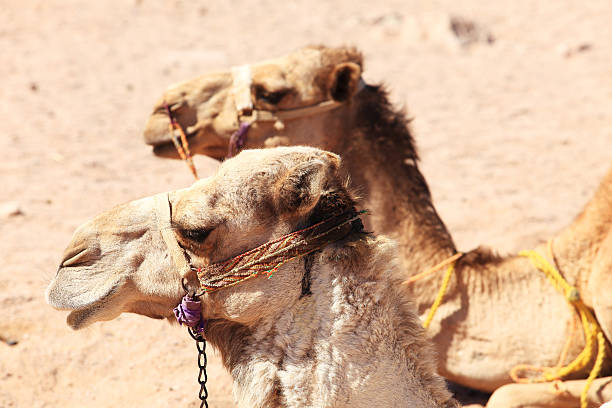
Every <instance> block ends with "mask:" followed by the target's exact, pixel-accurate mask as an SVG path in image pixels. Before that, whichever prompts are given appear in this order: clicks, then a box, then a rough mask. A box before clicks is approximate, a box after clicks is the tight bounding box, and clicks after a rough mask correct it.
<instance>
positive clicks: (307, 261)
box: [300, 253, 315, 299]
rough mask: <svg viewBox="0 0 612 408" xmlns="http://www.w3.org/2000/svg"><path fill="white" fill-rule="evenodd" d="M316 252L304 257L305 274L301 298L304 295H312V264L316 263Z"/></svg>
mask: <svg viewBox="0 0 612 408" xmlns="http://www.w3.org/2000/svg"><path fill="white" fill-rule="evenodd" d="M314 255H315V254H314V253H312V254H308V255H306V256H305V257H304V276H303V277H302V293H301V294H300V299H301V298H303V297H304V296H308V295H312V292H311V291H310V284H311V280H312V277H311V275H310V273H311V271H312V265H313V264H314Z"/></svg>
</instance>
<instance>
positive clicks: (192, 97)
mask: <svg viewBox="0 0 612 408" xmlns="http://www.w3.org/2000/svg"><path fill="white" fill-rule="evenodd" d="M361 71H362V57H361V54H360V53H359V52H358V51H356V50H355V49H353V48H327V47H322V46H320V47H305V48H302V49H299V50H297V51H294V52H292V53H290V54H288V55H285V56H283V57H280V58H277V59H273V60H269V61H264V62H261V63H258V64H253V65H250V66H243V67H238V68H233V69H232V70H231V72H218V73H210V74H204V75H202V76H200V77H197V78H194V79H192V80H188V81H185V82H181V83H178V84H176V85H173V86H171V87H170V88H168V89H167V90H166V91H165V92H164V94H163V95H162V97H161V98H160V99H159V101H158V102H157V104H156V106H155V107H154V111H153V114H152V115H151V117H150V118H149V121H148V123H147V125H146V128H145V131H144V138H145V142H146V143H147V144H149V145H152V146H153V151H154V152H155V154H157V155H159V156H165V157H173V158H178V155H177V153H176V151H175V149H174V146H173V143H172V139H171V137H172V136H171V134H170V132H169V118H168V115H167V112H166V108H165V107H166V106H168V107H169V108H170V110H171V112H172V115H173V117H175V119H176V120H177V122H178V123H179V124H180V125H181V127H182V128H183V129H184V130H185V132H186V135H187V138H188V141H189V146H190V149H191V152H192V153H195V154H204V155H207V156H210V157H213V158H216V159H223V158H225V157H226V156H228V148H230V147H231V144H232V143H233V142H232V143H230V139H231V138H232V135H234V134H235V133H236V132H237V131H238V129H239V128H240V127H241V125H244V124H247V125H250V127H249V128H248V131H246V135H247V136H246V140H244V147H245V148H263V147H275V146H284V145H294V146H295V145H309V146H317V147H320V148H322V149H325V150H335V149H334V147H335V143H338V141H335V140H334V139H335V138H333V137H329V136H333V135H337V134H338V133H339V132H340V129H341V128H342V126H345V125H344V124H345V123H346V121H345V120H343V118H342V116H341V115H342V112H346V106H348V105H349V104H350V101H351V99H352V97H353V95H354V94H355V93H356V92H357V91H358V90H359V89H360V87H361V86H362V82H361ZM343 107H344V108H345V109H344V110H343V109H342V108H343ZM339 112H340V113H339ZM345 114H346V113H345ZM339 116H340V117H339ZM241 143H242V142H241Z"/></svg>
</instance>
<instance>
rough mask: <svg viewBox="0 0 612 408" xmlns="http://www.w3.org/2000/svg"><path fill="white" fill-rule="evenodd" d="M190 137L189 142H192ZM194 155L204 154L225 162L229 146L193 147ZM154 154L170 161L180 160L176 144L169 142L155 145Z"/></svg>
mask: <svg viewBox="0 0 612 408" xmlns="http://www.w3.org/2000/svg"><path fill="white" fill-rule="evenodd" d="M190 139H191V137H188V138H187V140H190ZM191 153H192V155H196V154H202V155H204V156H208V157H211V158H213V159H215V160H223V159H225V157H226V156H227V146H197V147H196V146H192V151H191ZM153 154H154V155H155V156H157V157H163V158H168V159H180V158H181V157H180V156H179V154H178V152H177V151H176V148H175V147H174V143H172V141H167V142H165V143H159V144H156V145H153Z"/></svg>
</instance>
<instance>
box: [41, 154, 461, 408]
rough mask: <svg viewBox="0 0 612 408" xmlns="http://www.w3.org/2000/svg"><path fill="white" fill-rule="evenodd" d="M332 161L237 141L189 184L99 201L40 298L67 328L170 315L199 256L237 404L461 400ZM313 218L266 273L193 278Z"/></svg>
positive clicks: (209, 314) (386, 247)
mask: <svg viewBox="0 0 612 408" xmlns="http://www.w3.org/2000/svg"><path fill="white" fill-rule="evenodd" d="M339 167H340V158H339V157H338V156H337V155H335V154H332V153H329V152H325V151H321V150H318V149H314V148H310V147H298V148H295V147H294V148H278V149H266V150H261V151H258V150H252V151H244V152H242V153H241V154H239V155H238V156H237V157H236V158H234V159H232V160H228V161H226V162H225V163H224V164H223V165H222V166H221V167H220V168H219V170H218V172H217V173H216V174H215V175H214V176H211V177H209V178H207V179H204V180H201V181H199V182H196V183H195V184H194V185H193V186H191V187H190V188H187V189H184V190H179V191H174V192H170V193H167V194H162V195H157V196H154V197H147V198H144V199H140V200H136V201H132V202H129V203H127V204H124V205H121V206H118V207H116V208H114V209H112V210H110V211H108V212H105V213H103V214H101V215H99V216H97V217H95V218H94V219H93V220H91V221H90V222H87V223H85V224H84V225H82V226H81V227H80V228H79V229H78V230H77V231H76V233H75V235H74V237H73V239H72V242H71V243H70V245H69V246H68V248H67V249H66V251H65V253H64V260H63V261H62V263H61V266H60V268H59V270H58V272H57V275H56V276H55V278H54V279H53V281H52V282H51V284H50V285H49V287H48V289H47V292H46V295H47V300H48V303H49V304H50V305H51V306H53V307H55V308H58V309H62V310H71V313H70V314H69V316H68V324H69V325H70V326H72V327H73V328H75V329H80V328H82V327H85V326H87V325H90V324H91V323H93V322H96V321H99V320H109V319H113V318H114V317H116V316H117V315H119V314H120V313H123V312H133V313H139V314H142V315H146V316H150V317H159V318H168V319H170V320H173V319H174V315H173V311H172V309H173V307H174V306H175V305H177V304H178V303H179V302H180V301H181V297H182V296H183V295H184V293H185V289H183V288H182V285H183V282H182V278H185V280H186V281H187V287H189V288H197V289H193V290H194V291H196V290H199V286H200V285H199V284H198V283H197V279H198V277H197V276H196V273H195V272H194V270H193V269H192V266H193V267H194V268H195V267H202V268H203V272H200V271H198V275H200V273H201V276H200V281H201V282H202V287H206V288H208V289H209V290H211V288H213V287H214V288H215V290H214V291H213V290H211V291H210V292H206V293H205V294H204V295H202V297H201V301H202V305H201V309H202V316H203V317H204V319H205V322H206V323H205V329H204V335H205V336H206V338H207V340H208V341H209V342H210V343H212V344H213V345H214V346H215V347H217V348H218V349H219V350H220V352H221V354H222V358H223V362H224V364H225V366H226V367H227V368H228V370H229V371H230V372H231V374H232V376H233V378H234V396H235V399H236V400H237V402H238V405H239V406H240V407H249V408H250V407H306V406H308V407H332V406H333V407H349V406H350V407H371V406H380V407H382V406H385V407H387V406H389V407H403V406H415V407H457V406H458V404H457V402H456V401H455V400H454V399H453V398H452V396H451V394H450V392H449V391H448V390H447V389H446V385H445V381H444V379H443V378H442V377H440V376H439V375H437V374H436V373H435V362H434V356H433V350H432V347H431V344H430V343H429V341H428V340H427V339H426V337H425V334H424V331H423V329H422V327H421V325H420V321H419V318H418V316H417V315H416V311H415V310H414V307H413V305H412V304H411V303H410V302H409V301H408V300H407V299H406V297H405V296H404V294H403V293H401V290H400V282H401V276H400V274H399V264H398V262H397V253H396V249H395V244H394V242H393V241H391V240H390V239H388V238H386V237H383V236H374V235H372V234H369V233H366V232H363V226H362V224H361V221H360V219H359V213H357V212H356V211H355V205H356V203H355V200H354V198H353V197H352V195H351V194H350V193H349V191H348V190H347V188H346V187H345V182H344V180H343V179H342V176H341V175H340V172H339V171H338V169H339ZM158 203H161V208H162V209H161V210H159V209H158V208H159V207H158V206H157V204H158ZM164 207H165V208H164ZM165 213H167V216H168V218H169V219H165V217H166V215H165ZM347 215H348V216H347ZM313 228H314V229H313ZM317 228H318V229H317ZM309 229H310V230H312V231H316V234H315V233H311V234H310V235H308V236H306V237H305V238H304V239H305V240H308V242H309V245H310V246H308V247H306V248H305V249H299V250H298V249H293V250H296V251H298V254H297V255H296V254H293V253H290V254H291V257H289V258H283V259H282V260H280V261H278V262H277V261H275V262H273V263H272V261H267V262H270V264H269V265H268V264H266V265H268V266H270V265H275V266H274V268H273V269H274V272H270V270H269V269H266V273H267V275H269V276H268V278H266V277H265V276H262V275H264V273H263V272H260V273H259V275H257V276H256V275H249V276H248V277H249V278H252V279H245V280H244V281H241V282H240V283H238V284H237V283H236V281H235V280H232V281H231V283H230V284H228V285H226V286H221V285H217V286H205V284H204V283H203V282H205V281H207V282H212V281H214V282H219V281H220V280H216V278H215V276H216V275H215V274H216V273H221V272H225V271H226V270H224V269H215V268H217V265H223V263H222V261H224V260H226V259H230V263H232V262H234V261H233V259H232V258H233V257H236V256H237V255H239V254H242V253H244V252H245V251H247V250H249V249H250V248H256V247H259V246H260V245H262V244H264V243H266V242H268V243H269V242H271V241H272V242H278V241H279V240H280V242H281V243H282V242H285V241H284V240H285V237H286V236H287V234H289V233H292V232H294V231H298V233H299V231H307V230H309ZM168 232H169V233H170V234H171V236H172V238H171V239H170V240H171V241H173V242H175V243H171V244H168V247H166V243H165V242H167V241H165V240H166V239H167V238H165V237H164V233H168ZM294 234H295V233H294ZM279 237H280V238H279ZM176 243H178V245H180V247H179V246H176V248H180V249H179V250H178V252H180V254H179V255H178V256H179V258H182V259H181V260H180V261H178V262H176V264H175V262H174V261H173V258H174V257H175V255H176V253H174V252H173V245H176ZM266 245H269V244H266ZM266 248H268V247H266ZM274 250H275V251H276V250H279V249H278V247H274ZM258 256H259V255H258ZM258 259H263V257H262V258H258ZM181 263H183V264H184V265H187V267H185V268H183V267H181ZM184 265H183V266H184ZM234 265H235V263H232V266H234ZM268 266H266V267H268ZM207 268H208V269H207ZM219 271H220V272H219ZM232 271H234V270H232ZM234 277H235V275H232V279H234ZM228 279H229V278H228ZM206 285H214V284H213V283H207V284H206Z"/></svg>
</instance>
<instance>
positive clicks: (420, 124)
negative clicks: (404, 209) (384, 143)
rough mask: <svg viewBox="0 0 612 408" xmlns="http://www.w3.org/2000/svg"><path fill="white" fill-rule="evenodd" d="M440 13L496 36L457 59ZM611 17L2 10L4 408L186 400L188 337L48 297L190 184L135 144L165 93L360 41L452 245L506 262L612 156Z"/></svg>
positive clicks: (374, 10)
mask: <svg viewBox="0 0 612 408" xmlns="http://www.w3.org/2000/svg"><path fill="white" fill-rule="evenodd" d="M450 16H461V17H464V18H467V19H470V20H472V21H474V22H476V23H477V24H479V25H480V26H481V27H482V28H483V30H485V31H487V30H488V32H489V34H490V35H491V36H492V38H494V41H493V42H492V43H489V42H488V41H482V40H483V39H486V37H487V35H486V34H483V35H481V38H480V39H481V41H479V42H476V43H475V44H472V45H471V46H467V47H464V46H461V45H460V44H459V42H458V40H457V38H456V37H455V36H454V35H453V33H452V32H451V31H450V30H449V28H448V27H449V19H450ZM610 21H612V3H611V2H610V1H609V0H592V1H589V2H583V1H566V0H558V1H552V0H551V1H547V2H534V1H531V0H512V1H510V0H502V1H497V2H480V1H476V0H465V1H459V2H457V1H453V0H440V1H432V2H419V1H406V0H401V1H399V0H398V1H386V0H382V1H377V2H366V1H363V0H351V1H349V0H339V1H334V2H330V1H301V2H287V1H286V2H275V1H267V0H254V1H245V0H236V1H232V2H210V1H206V2H205V1H162V0H160V1H150V0H137V1H120V0H108V1H100V2H85V1H76V0H44V1H43V0H41V1H35V0H28V1H23V0H20V1H16V0H4V1H3V2H2V6H1V7H0V61H1V62H2V63H1V64H0V119H1V120H0V152H1V153H0V177H1V178H0V182H1V183H0V192H1V193H2V194H1V196H0V237H1V239H0V259H1V261H2V262H1V264H0V310H1V312H2V317H1V318H0V336H1V337H2V338H3V339H9V340H14V341H17V344H16V345H13V346H9V345H8V344H6V343H5V342H0V407H108V406H120V407H128V406H129V407H168V406H189V407H194V406H196V393H197V384H196V382H195V377H196V364H195V358H196V353H195V346H194V344H192V341H191V339H189V338H188V336H187V334H186V333H185V332H184V331H183V330H180V329H179V328H177V327H173V326H170V325H168V324H167V323H164V322H158V321H154V320H149V319H146V318H143V317H139V316H131V315H125V316H122V317H120V318H119V319H117V320H115V321H112V322H108V323H102V324H96V325H94V326H93V327H91V328H88V329H86V330H84V331H81V332H73V331H71V330H70V329H69V328H68V327H67V326H66V324H65V313H62V312H57V311H54V310H52V309H51V308H50V307H48V306H47V305H46V304H45V302H44V299H43V291H44V288H45V286H46V284H47V282H48V281H49V279H50V278H51V277H52V276H53V274H54V272H55V269H56V267H57V265H58V262H59V260H60V256H61V253H62V251H63V249H64V247H65V245H66V244H67V243H68V241H69V239H70V237H71V234H72V232H73V230H74V229H75V228H76V227H77V226H78V225H79V224H81V223H82V222H84V221H85V220H86V219H88V218H89V217H91V216H93V215H95V214H96V213H98V212H100V211H102V210H104V209H106V208H108V207H110V206H112V205H114V204H117V203H120V202H124V201H127V200H130V199H134V198H137V197H141V196H145V195H150V194H153V193H156V192H159V191H165V190H170V189H176V188H181V187H184V186H187V185H188V184H190V183H191V175H190V174H189V172H188V171H187V170H186V168H185V167H184V165H183V164H182V163H180V162H176V161H167V160H162V159H158V158H155V157H154V156H153V155H152V154H151V152H150V150H149V149H148V148H147V147H146V146H144V145H143V143H142V136H141V133H142V129H143V126H144V123H145V121H146V119H147V116H148V114H149V113H150V110H151V107H152V105H153V103H154V101H155V100H156V99H157V98H158V97H159V96H160V94H161V92H162V90H163V89H164V88H165V87H166V86H167V85H169V84H171V83H173V82H176V81H179V80H182V79H187V78H191V77H193V76H195V75H198V74H201V73H204V72H207V71H210V70H215V69H225V68H227V67H229V66H230V65H234V64H242V63H248V62H254V61H257V60H261V59H264V58H268V57H273V56H277V55H280V54H283V53H285V52H287V51H289V50H292V49H294V48H297V47H299V46H302V45H305V44H308V43H325V44H330V45H340V44H354V45H356V46H358V47H359V48H360V49H361V50H363V52H364V54H365V56H366V59H367V62H366V74H365V78H366V80H367V81H370V82H381V81H382V82H385V83H386V84H387V85H388V86H389V88H390V90H391V91H392V98H393V100H394V101H395V102H397V103H398V104H401V105H404V106H406V107H407V109H408V110H409V112H410V114H411V115H412V116H414V117H415V121H414V130H415V132H416V137H417V141H418V145H419V147H420V152H421V156H422V170H423V171H424V173H425V175H426V177H427V179H428V180H429V183H430V186H431V189H432V191H433V194H434V198H435V203H436V205H437V207H438V209H439V211H440V213H441V215H442V217H443V219H444V220H445V221H446V223H447V225H448V226H449V228H450V230H451V231H452V233H453V234H454V237H455V239H456V242H457V243H458V246H459V247H460V248H462V249H470V248H472V247H473V246H475V245H478V244H481V243H484V244H488V245H491V246H493V247H496V248H498V249H500V250H501V251H515V250H518V249H521V248H524V247H529V246H531V245H533V244H534V243H536V242H538V241H540V240H542V239H545V238H547V237H548V236H550V235H551V234H553V233H554V232H555V231H557V230H559V229H560V228H562V227H563V226H564V225H566V224H568V223H569V222H570V221H571V219H572V218H573V217H574V216H575V214H577V213H578V212H579V211H580V209H581V207H582V206H583V205H584V204H585V203H586V202H587V201H588V199H589V198H590V196H591V195H592V193H593V191H594V189H595V188H596V186H597V184H598V182H599V180H600V178H601V177H602V176H603V174H604V173H605V172H606V170H607V168H608V167H609V166H610V164H611V163H612V130H611V129H612V128H611V126H610V124H612V60H611V56H612V30H611V29H610ZM196 162H197V166H198V168H199V170H200V172H201V173H204V174H205V173H208V172H211V171H212V170H213V169H214V168H215V167H216V165H217V164H216V162H214V161H212V160H210V159H207V158H202V157H199V158H197V161H196ZM15 206H16V207H18V211H11V210H10V208H9V207H15ZM14 212H20V214H17V215H9V214H8V213H14ZM209 374H210V381H209V391H210V393H211V397H210V403H211V406H212V407H229V406H232V402H231V400H232V399H231V391H230V389H231V380H230V379H229V377H228V376H227V374H226V373H225V372H224V371H223V369H222V367H221V366H220V364H219V361H218V358H216V357H212V358H211V363H210V369H209Z"/></svg>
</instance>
